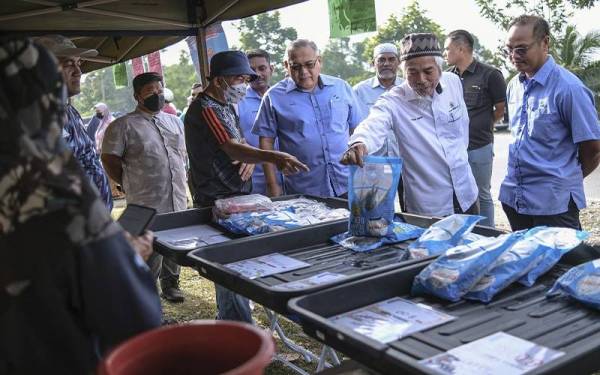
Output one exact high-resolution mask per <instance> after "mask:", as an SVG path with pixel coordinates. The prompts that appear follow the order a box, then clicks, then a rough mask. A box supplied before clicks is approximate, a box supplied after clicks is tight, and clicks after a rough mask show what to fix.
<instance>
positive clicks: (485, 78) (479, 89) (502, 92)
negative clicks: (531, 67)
mask: <svg viewBox="0 0 600 375" xmlns="http://www.w3.org/2000/svg"><path fill="white" fill-rule="evenodd" d="M450 71H451V72H452V73H455V74H457V75H458V76H459V77H460V79H461V81H462V84H463V95H464V99H465V104H466V105H467V110H468V111H469V150H476V149H478V148H481V147H483V146H487V145H488V144H490V143H492V142H493V141H494V105H495V104H497V103H500V102H504V101H505V100H506V82H505V81H504V77H503V76H502V73H501V72H500V71H499V70H498V69H496V68H494V67H493V66H490V65H487V64H484V63H481V62H479V61H477V60H473V62H472V63H471V65H469V66H468V67H467V69H465V71H464V72H463V73H462V74H460V73H459V71H458V69H457V68H456V67H453V68H452V69H450Z"/></svg>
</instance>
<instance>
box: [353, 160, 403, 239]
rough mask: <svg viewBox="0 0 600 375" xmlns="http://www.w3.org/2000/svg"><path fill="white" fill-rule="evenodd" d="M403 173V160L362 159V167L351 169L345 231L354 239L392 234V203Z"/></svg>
mask: <svg viewBox="0 0 600 375" xmlns="http://www.w3.org/2000/svg"><path fill="white" fill-rule="evenodd" d="M401 172H402V159H400V158H388V157H380V156H370V155H369V156H365V158H364V166H363V167H362V168H361V167H359V166H356V165H353V166H350V178H349V187H348V204H349V205H350V222H349V228H348V231H349V232H350V234H351V235H353V236H371V237H385V236H387V235H391V234H392V225H391V224H392V221H393V220H394V200H395V198H396V191H397V188H398V181H399V180H400V174H401Z"/></svg>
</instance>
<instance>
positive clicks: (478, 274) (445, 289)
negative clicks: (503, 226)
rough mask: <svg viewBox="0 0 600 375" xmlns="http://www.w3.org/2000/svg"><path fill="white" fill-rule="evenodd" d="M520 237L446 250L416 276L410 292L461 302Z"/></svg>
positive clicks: (515, 235)
mask: <svg viewBox="0 0 600 375" xmlns="http://www.w3.org/2000/svg"><path fill="white" fill-rule="evenodd" d="M521 235H522V233H519V232H516V233H507V234H503V235H500V236H498V237H490V238H485V239H482V240H479V241H476V242H471V243H469V244H466V245H461V246H457V247H454V248H452V249H449V250H447V251H446V252H445V253H444V254H443V255H440V256H439V257H438V258H437V259H436V260H434V261H433V262H432V263H431V264H429V265H428V266H427V267H426V268H425V269H423V270H422V271H421V273H419V274H418V275H417V276H416V277H415V280H414V282H413V285H412V290H411V293H412V294H414V295H420V294H424V293H429V294H432V295H434V296H438V297H440V298H443V299H446V300H449V301H453V302H456V301H458V300H460V298H461V297H462V296H464V295H465V294H466V293H467V292H468V291H469V290H470V289H471V288H472V287H473V286H474V285H475V284H476V283H477V282H478V281H479V280H480V279H481V278H482V277H483V276H484V275H485V274H486V273H487V272H488V271H489V270H490V269H491V268H492V267H494V264H495V263H496V260H497V259H498V258H499V257H500V256H501V255H502V254H503V253H504V252H505V251H506V250H507V249H509V248H510V247H511V246H512V245H513V243H515V241H517V240H518V239H519V238H520V236H521Z"/></svg>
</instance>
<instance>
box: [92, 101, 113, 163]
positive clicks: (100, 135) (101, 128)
mask: <svg viewBox="0 0 600 375" xmlns="http://www.w3.org/2000/svg"><path fill="white" fill-rule="evenodd" d="M94 108H95V109H96V116H97V117H98V118H99V119H100V124H99V125H98V129H97V130H96V134H94V138H95V141H96V151H97V152H98V155H101V154H102V152H101V151H102V140H103V139H104V132H106V128H108V125H109V124H110V123H111V122H113V120H114V119H115V118H114V117H113V115H112V114H111V113H110V111H109V109H108V106H107V105H106V104H104V103H98V104H96V105H95V106H94Z"/></svg>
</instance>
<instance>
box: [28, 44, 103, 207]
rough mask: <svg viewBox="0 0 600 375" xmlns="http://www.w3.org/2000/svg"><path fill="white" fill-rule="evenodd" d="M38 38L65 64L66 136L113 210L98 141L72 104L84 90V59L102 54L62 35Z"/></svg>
mask: <svg viewBox="0 0 600 375" xmlns="http://www.w3.org/2000/svg"><path fill="white" fill-rule="evenodd" d="M34 42H35V43H36V44H38V45H41V46H43V47H46V48H47V49H48V50H49V51H50V52H52V53H53V54H54V56H56V58H57V59H58V62H59V65H60V67H61V71H62V75H63V79H64V81H65V86H66V87H67V94H68V96H69V104H67V108H66V112H67V122H66V123H65V126H64V128H63V138H64V139H65V141H66V143H67V144H68V145H69V147H70V148H71V150H73V155H75V157H76V158H77V160H78V161H79V163H80V164H81V166H82V167H83V170H84V171H85V173H86V174H87V175H88V177H89V178H90V180H91V181H92V184H93V185H94V186H96V188H98V191H99V192H100V198H101V199H102V201H103V202H104V204H105V205H106V207H107V208H108V210H109V211H110V210H112V207H113V200H112V194H111V191H110V184H109V182H108V177H107V176H106V173H105V171H104V168H102V164H101V163H100V159H99V157H98V154H97V153H96V146H95V144H94V141H93V140H92V139H91V138H90V137H89V136H88V134H87V132H86V130H85V127H84V125H83V120H82V118H81V115H80V114H79V112H78V111H77V110H76V109H75V107H73V105H72V104H71V98H72V97H73V96H75V95H78V94H79V93H80V92H81V62H82V59H85V58H86V57H94V56H97V55H98V51H96V50H95V49H87V48H77V47H76V46H75V44H74V43H73V42H72V41H71V40H70V39H69V38H66V37H64V36H62V35H46V36H43V37H39V38H36V39H35V40H34Z"/></svg>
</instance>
